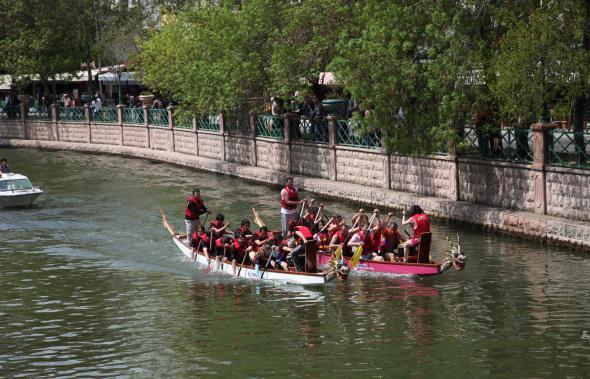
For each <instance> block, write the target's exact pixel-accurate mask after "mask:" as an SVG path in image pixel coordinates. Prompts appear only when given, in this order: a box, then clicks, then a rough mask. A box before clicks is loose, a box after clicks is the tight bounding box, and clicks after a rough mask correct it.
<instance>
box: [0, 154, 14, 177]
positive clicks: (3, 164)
mask: <svg viewBox="0 0 590 379" xmlns="http://www.w3.org/2000/svg"><path fill="white" fill-rule="evenodd" d="M11 172H12V171H10V167H8V160H7V159H6V158H2V160H1V161H0V177H2V175H1V174H9V173H11Z"/></svg>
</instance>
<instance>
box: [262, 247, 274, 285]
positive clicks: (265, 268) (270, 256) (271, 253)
mask: <svg viewBox="0 0 590 379" xmlns="http://www.w3.org/2000/svg"><path fill="white" fill-rule="evenodd" d="M272 255H273V251H272V249H271V250H270V255H269V256H268V260H267V261H266V266H264V271H262V274H261V275H260V279H262V277H263V276H264V274H265V273H266V270H268V265H269V264H270V260H271V258H272Z"/></svg>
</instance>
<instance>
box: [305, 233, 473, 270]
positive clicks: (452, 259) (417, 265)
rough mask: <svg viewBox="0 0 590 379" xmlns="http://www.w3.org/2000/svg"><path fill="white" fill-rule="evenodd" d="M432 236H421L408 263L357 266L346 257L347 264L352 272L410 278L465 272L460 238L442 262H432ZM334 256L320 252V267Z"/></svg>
mask: <svg viewBox="0 0 590 379" xmlns="http://www.w3.org/2000/svg"><path fill="white" fill-rule="evenodd" d="M431 239H432V236H431V234H430V233H423V234H421V235H420V241H421V243H420V245H419V249H418V253H417V254H416V255H413V256H409V257H408V260H407V262H390V261H381V262H379V261H374V260H365V259H362V258H361V259H360V260H359V262H358V263H357V264H353V263H351V257H345V258H344V259H345V260H346V263H347V264H348V265H349V266H350V267H351V269H352V271H357V272H368V273H383V274H394V275H408V276H433V275H439V274H442V273H443V272H445V271H446V270H448V269H449V268H451V267H454V268H455V269H456V270H459V271H460V270H463V269H464V268H465V264H466V259H467V258H466V257H465V255H463V254H462V253H461V244H460V242H459V236H457V242H456V243H453V242H451V241H449V242H450V243H451V249H450V251H449V252H447V254H446V256H445V257H444V259H442V260H440V261H431V260H430V242H431ZM333 257H334V255H333V254H332V253H328V252H318V253H317V261H318V266H320V267H322V266H323V265H327V264H329V263H330V262H331V261H333Z"/></svg>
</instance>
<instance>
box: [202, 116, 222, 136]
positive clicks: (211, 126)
mask: <svg viewBox="0 0 590 379" xmlns="http://www.w3.org/2000/svg"><path fill="white" fill-rule="evenodd" d="M220 123H221V116H220V115H218V114H215V115H204V116H200V117H199V118H198V119H197V127H198V128H199V130H210V131H215V132H218V131H219V129H220Z"/></svg>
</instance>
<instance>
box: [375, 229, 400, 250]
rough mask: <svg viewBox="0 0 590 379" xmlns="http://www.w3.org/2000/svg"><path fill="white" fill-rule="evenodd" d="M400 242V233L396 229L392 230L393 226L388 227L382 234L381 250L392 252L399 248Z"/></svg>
mask: <svg viewBox="0 0 590 379" xmlns="http://www.w3.org/2000/svg"><path fill="white" fill-rule="evenodd" d="M399 243H400V234H399V232H398V231H397V230H396V231H395V232H392V231H391V228H387V229H386V231H385V233H383V234H382V236H381V243H380V244H379V251H381V252H392V251H394V250H395V249H397V246H398V245H399Z"/></svg>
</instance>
